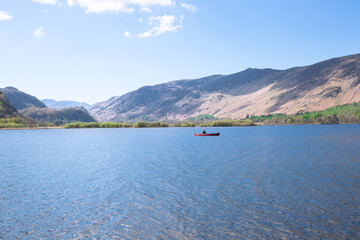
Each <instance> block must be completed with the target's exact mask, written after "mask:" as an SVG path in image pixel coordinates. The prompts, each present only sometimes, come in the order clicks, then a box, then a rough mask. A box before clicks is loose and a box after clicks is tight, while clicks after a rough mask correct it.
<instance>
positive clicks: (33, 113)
mask: <svg viewBox="0 0 360 240" xmlns="http://www.w3.org/2000/svg"><path fill="white" fill-rule="evenodd" d="M20 113H21V114H23V115H24V116H27V117H30V118H33V119H36V120H37V121H40V122H51V123H54V124H56V125H63V124H66V123H71V122H96V120H95V119H94V118H93V117H91V116H90V115H89V113H88V112H87V111H86V110H85V109H83V108H64V109H60V110H55V109H50V108H35V107H32V108H25V109H23V110H20Z"/></svg>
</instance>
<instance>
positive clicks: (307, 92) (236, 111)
mask: <svg viewBox="0 0 360 240" xmlns="http://www.w3.org/2000/svg"><path fill="white" fill-rule="evenodd" d="M359 84H360V54H353V55H349V56H345V57H338V58H332V59H329V60H324V61H321V62H318V63H315V64H312V65H308V66H302V67H293V68H289V69H285V70H276V69H270V68H264V69H254V68H248V69H246V70H244V71H241V72H238V73H234V74H229V75H211V76H208V77H203V78H199V79H191V80H177V81H172V82H167V83H163V84H157V85H154V86H144V87H141V88H139V89H138V90H135V91H131V92H129V93H126V94H124V95H122V96H116V97H112V98H110V99H108V100H107V101H104V102H100V103H96V104H94V105H92V106H91V107H90V108H89V112H90V114H91V115H92V116H94V117H95V118H96V119H97V120H99V121H137V120H147V121H157V120H165V121H172V120H184V119H186V118H189V117H195V116H197V115H200V114H211V115H214V116H216V117H220V118H242V117H245V116H246V115H247V114H255V115H262V114H267V113H275V112H279V113H287V114H293V113H296V112H301V111H312V110H322V109H325V108H328V107H332V106H334V105H338V104H344V103H350V102H357V101H359V100H360V89H359V88H360V87H359Z"/></svg>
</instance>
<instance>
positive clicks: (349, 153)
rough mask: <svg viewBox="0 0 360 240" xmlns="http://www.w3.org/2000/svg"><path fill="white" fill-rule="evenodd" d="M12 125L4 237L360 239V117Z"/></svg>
mask: <svg viewBox="0 0 360 240" xmlns="http://www.w3.org/2000/svg"><path fill="white" fill-rule="evenodd" d="M194 131H200V129H193V128H191V129H177V128H171V129H92V130H90V129H87V130H33V131H23V130H18V131H1V132H0V143H1V145H0V239H16V238H24V239H34V238H36V239H41V238H43V239H51V238H58V239H64V238H65V239H66V238H72V239H74V238H75V239H87V238H94V239H108V238H120V239H124V238H125V239H194V238H195V239H263V238H270V239H281V238H283V239H306V238H312V239H359V238H360V227H359V226H360V207H359V199H360V174H359V173H360V125H326V126H325V125H322V126H315V125H312V126H278V127H276V126H262V127H243V128H216V129H211V130H210V129H208V131H209V132H210V131H220V132H221V135H220V137H194V136H193V133H194Z"/></svg>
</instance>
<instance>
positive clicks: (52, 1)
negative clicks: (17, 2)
mask: <svg viewBox="0 0 360 240" xmlns="http://www.w3.org/2000/svg"><path fill="white" fill-rule="evenodd" d="M32 1H33V2H37V3H40V4H51V5H54V4H56V3H57V2H56V0H32Z"/></svg>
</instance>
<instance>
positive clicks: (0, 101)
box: [0, 91, 19, 118]
mask: <svg viewBox="0 0 360 240" xmlns="http://www.w3.org/2000/svg"><path fill="white" fill-rule="evenodd" d="M18 116H19V114H18V112H17V111H16V109H15V107H14V106H13V105H11V104H10V102H9V100H8V99H7V98H6V97H5V95H4V94H3V93H2V92H1V91H0V118H12V117H18Z"/></svg>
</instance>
